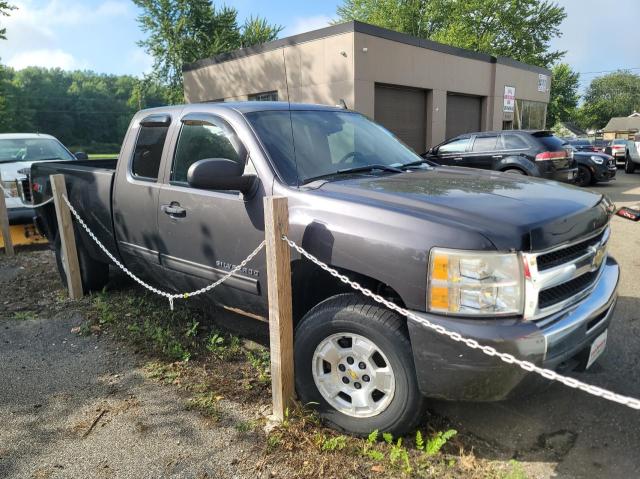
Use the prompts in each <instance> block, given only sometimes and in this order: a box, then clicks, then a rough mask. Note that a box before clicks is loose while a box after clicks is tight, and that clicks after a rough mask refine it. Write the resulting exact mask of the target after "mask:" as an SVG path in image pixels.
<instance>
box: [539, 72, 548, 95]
mask: <svg viewBox="0 0 640 479" xmlns="http://www.w3.org/2000/svg"><path fill="white" fill-rule="evenodd" d="M548 81H549V77H548V76H547V75H545V74H543V73H540V74H538V91H542V92H544V91H547V83H548Z"/></svg>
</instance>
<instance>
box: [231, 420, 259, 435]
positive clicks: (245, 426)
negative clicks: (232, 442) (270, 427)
mask: <svg viewBox="0 0 640 479" xmlns="http://www.w3.org/2000/svg"><path fill="white" fill-rule="evenodd" d="M257 427H258V422H257V421H240V422H238V423H237V424H236V425H235V428H236V431H238V432H241V433H247V432H251V431H253V430H254V429H256V428H257Z"/></svg>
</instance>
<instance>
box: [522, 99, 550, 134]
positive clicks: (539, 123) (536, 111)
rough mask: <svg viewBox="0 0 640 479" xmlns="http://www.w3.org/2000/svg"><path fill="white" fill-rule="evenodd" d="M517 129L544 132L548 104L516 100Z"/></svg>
mask: <svg viewBox="0 0 640 479" xmlns="http://www.w3.org/2000/svg"><path fill="white" fill-rule="evenodd" d="M515 116H516V118H515V123H516V128H517V129H519V130H542V129H544V126H545V119H546V116H547V104H546V103H544V102H541V101H529V100H516V112H515Z"/></svg>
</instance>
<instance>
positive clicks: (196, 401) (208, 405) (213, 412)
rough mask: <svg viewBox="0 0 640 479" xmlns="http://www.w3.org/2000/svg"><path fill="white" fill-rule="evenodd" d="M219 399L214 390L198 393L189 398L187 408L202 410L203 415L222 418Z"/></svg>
mask: <svg viewBox="0 0 640 479" xmlns="http://www.w3.org/2000/svg"><path fill="white" fill-rule="evenodd" d="M218 400H219V397H218V396H216V395H215V394H214V393H212V392H205V393H198V394H195V395H194V396H193V397H191V398H189V400H188V401H187V409H190V410H196V411H200V412H201V413H202V414H203V415H205V416H207V417H209V418H211V419H215V420H218V419H220V409H219V407H218Z"/></svg>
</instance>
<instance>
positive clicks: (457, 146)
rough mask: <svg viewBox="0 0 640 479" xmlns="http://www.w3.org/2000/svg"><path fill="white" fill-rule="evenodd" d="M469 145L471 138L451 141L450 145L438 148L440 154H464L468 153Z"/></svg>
mask: <svg viewBox="0 0 640 479" xmlns="http://www.w3.org/2000/svg"><path fill="white" fill-rule="evenodd" d="M468 145H469V137H468V136H466V137H463V138H456V139H455V140H451V141H450V142H449V143H445V144H444V145H440V147H439V148H438V154H446V153H464V152H465V151H467V146H468Z"/></svg>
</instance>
